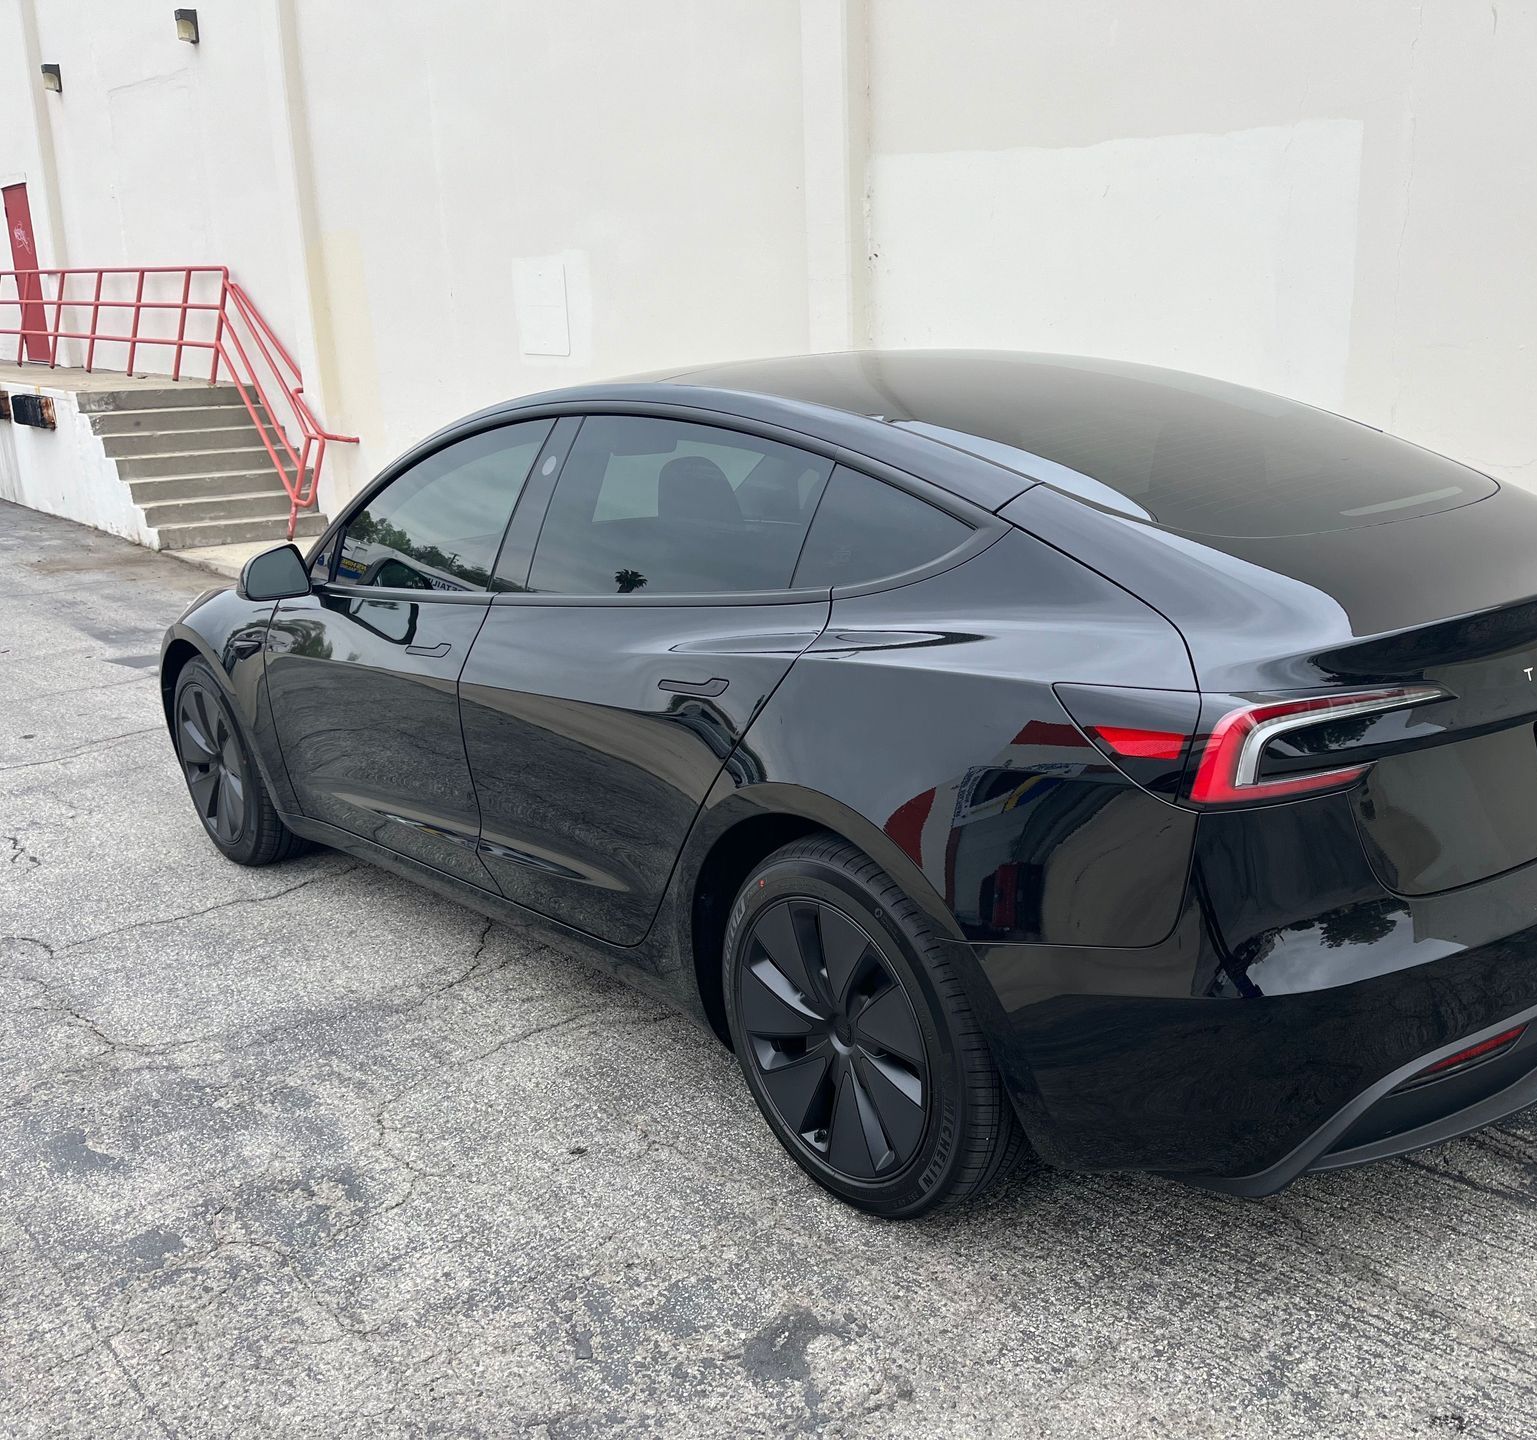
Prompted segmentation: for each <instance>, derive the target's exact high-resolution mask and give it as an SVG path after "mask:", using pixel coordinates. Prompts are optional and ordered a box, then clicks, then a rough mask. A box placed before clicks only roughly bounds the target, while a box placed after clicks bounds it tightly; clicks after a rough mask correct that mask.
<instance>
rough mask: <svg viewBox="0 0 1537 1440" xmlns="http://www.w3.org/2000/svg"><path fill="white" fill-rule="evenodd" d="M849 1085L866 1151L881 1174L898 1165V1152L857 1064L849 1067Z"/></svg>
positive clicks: (877, 1171) (876, 1170)
mask: <svg viewBox="0 0 1537 1440" xmlns="http://www.w3.org/2000/svg"><path fill="white" fill-rule="evenodd" d="M849 1083H850V1085H851V1086H852V1088H853V1091H854V1101H855V1103H856V1104H857V1105H858V1107H859V1128H860V1130H862V1131H863V1132H864V1137H865V1149H866V1150H868V1151H869V1152H870V1159H871V1160H872V1161H873V1162H874V1168H875V1172H876V1174H879V1173H880V1172H881V1171H882V1170H885V1169H888V1168H889V1167H890V1166H892V1165H894V1164H895V1163H896V1160H897V1154H896V1150H895V1148H894V1147H893V1146H892V1144H891V1141H890V1140H889V1139H888V1138H887V1135H886V1131H885V1128H884V1127H883V1126H882V1125H881V1117H880V1115H879V1113H878V1112H877V1111H876V1108H875V1101H874V1100H872V1099H871V1098H870V1092H869V1091H868V1090H867V1089H866V1088H865V1082H864V1077H863V1076H862V1075H861V1074H860V1066H859V1065H858V1063H857V1062H855V1063H852V1064H851V1065H850V1066H849Z"/></svg>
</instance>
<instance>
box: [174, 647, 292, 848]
mask: <svg viewBox="0 0 1537 1440" xmlns="http://www.w3.org/2000/svg"><path fill="white" fill-rule="evenodd" d="M171 721H172V727H173V733H174V737H175V741H176V757H177V759H178V760H180V761H181V770H182V776H183V778H184V779H185V780H186V782H187V793H188V794H189V795H191V797H192V805H193V808H194V809H195V810H196V811H197V813H198V818H199V819H200V820H201V821H202V822H203V829H204V830H205V831H207V832H208V838H209V839H210V840H212V841H213V843H214V844H215V845H216V846H217V847H218V849H219V850H220V852H221V853H222V854H224V855H226V856H227V857H228V858H229V859H231V860H233V861H234V862H235V863H236V864H237V865H271V864H272V863H273V862H274V861H277V860H284V859H286V858H287V857H288V856H290V855H292V854H294V853H295V852H296V851H298V850H299V849H300V848H301V846H302V842H301V841H300V840H299V838H298V837H297V836H296V835H295V834H294V833H293V832H292V831H291V830H290V829H289V828H288V827H287V826H286V825H285V824H284V823H283V822H282V820H281V819H280V818H279V816H278V813H277V810H276V809H275V808H274V807H273V804H272V797H271V796H270V795H268V793H267V787H266V785H265V784H263V783H262V777H261V772H260V771H259V770H258V769H257V768H256V765H255V763H254V761H253V760H252V759H251V751H250V747H249V746H248V745H247V744H246V740H245V736H244V735H243V734H241V731H240V725H239V723H238V722H237V721H236V719H235V715H234V712H233V711H232V710H231V709H230V707H229V704H228V702H227V701H226V700H225V698H224V692H223V691H222V690H221V688H220V686H219V682H218V680H217V679H215V677H214V673H213V671H212V670H211V669H210V668H209V666H208V664H207V663H206V662H205V661H202V660H190V661H188V662H187V664H186V665H185V666H183V667H182V671H181V673H180V674H179V675H178V676H177V677H176V693H175V695H174V696H173V697H172V701H171Z"/></svg>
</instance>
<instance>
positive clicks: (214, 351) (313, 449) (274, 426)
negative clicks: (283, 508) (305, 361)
mask: <svg viewBox="0 0 1537 1440" xmlns="http://www.w3.org/2000/svg"><path fill="white" fill-rule="evenodd" d="M76 276H85V277H87V281H88V282H90V281H93V282H94V284H92V285H91V286H90V293H89V294H86V295H76V296H71V295H69V294H68V293H67V291H68V290H69V287H70V283H71V281H72V280H73V279H74V277H76ZM7 282H9V286H10V290H11V292H12V293H11V294H9V295H7V293H6V288H7ZM178 282H179V283H178ZM130 284H131V285H132V288H133V298H132V299H120V298H113V292H114V291H117V290H119V289H125V290H126V288H127V287H128V286H129V285H130ZM147 286H148V287H149V288H150V289H151V290H152V291H153V292H155V293H154V294H152V296H151V298H149V299H146V298H145V289H146V287H147ZM50 289H51V290H52V294H49V293H48V292H49V290H50ZM194 289H196V291H197V293H199V294H200V295H203V296H204V297H205V298H202V299H198V300H194V299H193V298H192V296H193V293H194ZM104 290H105V291H106V292H107V293H105V294H104V293H103V292H104ZM161 290H167V291H168V292H169V294H170V295H171V296H172V297H173V298H168V299H164V298H158V292H159V291H161ZM7 306H9V307H12V308H13V309H15V311H16V312H17V314H16V322H17V323H16V324H15V325H5V324H0V336H6V335H14V336H15V337H16V363H17V364H18V365H21V364H26V363H31V364H37V365H41V364H45V363H46V364H47V366H48V367H49V369H54V368H56V367H57V366H58V364H59V348H60V346H59V342H60V341H69V342H71V343H73V342H78V341H84V342H85V356H84V364H83V365H82V366H81V367H80V368H82V369H85V370H87V371H94V370H96V369H105V370H113V371H117V370H121V371H122V372H123V373H124V374H129V375H131V374H133V373H135V372H134V361H135V360H136V359H137V357H138V354H139V352H140V351H141V350H144V349H147V348H151V347H159V348H161V349H169V350H170V351H171V369H170V378H171V379H172V380H180V379H181V378H182V368H183V364H184V362H185V361H187V360H189V359H190V360H192V361H193V362H195V361H196V360H197V359H198V358H199V357H201V356H206V357H207V376H206V378H207V380H208V383H209V384H210V385H213V384H216V383H217V382H218V379H219V371H220V367H221V366H222V367H223V368H224V369H225V370H227V371H228V373H229V376H230V380H231V381H232V382H233V384H234V386H235V389H236V391H237V392H238V393H239V395H240V398H241V400H242V402H243V403H244V404H245V408H246V410H247V412H248V413H249V414H250V416H251V421H252V423H253V424H254V425H255V426H256V431H257V434H258V435H260V436H261V442H262V446H263V448H264V449H265V450H266V452H267V455H268V458H270V459H271V461H272V466H273V468H274V469H275V470H276V471H277V473H278V477H279V478H280V479H281V480H282V482H283V489H284V490H285V491H286V492H287V494H288V538H289V539H290V540H291V539H293V534H294V526H295V523H296V522H297V520H298V517H299V511H300V510H303V509H308V508H309V507H310V506H312V505H313V504H314V503H315V493H316V486H317V485H318V484H319V482H320V471H321V467H322V466H323V465H324V463H325V455H326V444H327V442H328V441H332V440H334V441H337V442H339V443H342V444H347V445H356V444H357V443H358V437H357V436H356V435H338V434H336V433H335V432H334V431H331V430H327V429H326V428H325V427H324V426H323V425H321V423H320V422H319V421H318V420H317V419H316V418H315V412H314V411H313V410H312V409H311V408H310V404H309V401H308V400H307V399H306V398H305V396H304V376H303V375H302V374H301V373H300V370H299V366H298V364H297V363H296V362H295V360H294V358H293V356H292V355H291V354H290V353H289V352H288V349H287V347H286V346H285V345H284V344H283V342H282V341H281V340H279V339H278V337H277V334H276V332H274V330H273V329H272V326H271V325H269V324H268V323H267V319H266V317H265V316H264V315H263V314H262V313H261V311H260V310H258V309H257V308H256V304H255V302H254V301H253V300H252V299H251V297H250V295H249V294H248V293H247V292H246V289H245V287H244V286H242V285H241V284H240V283H239V282H238V281H235V280H231V279H230V274H229V270H228V268H227V267H225V266H223V265H140V266H105V267H100V268H97V269H66V270H0V320H4V319H5V318H6V309H5V307H7ZM76 310H89V311H90V319H89V321H88V322H86V328H85V329H83V330H80V329H73V328H71V329H66V328H64V324H63V318H64V316H65V314H66V312H73V311H76ZM121 310H129V311H132V314H133V319H132V322H131V323H130V325H129V327H128V333H127V334H126V335H125V334H123V333H121V332H120V331H117V332H113V333H108V332H105V331H103V330H102V328H101V324H102V312H103V311H106V312H108V316H109V317H110V315H111V314H112V313H114V312H116V311H121ZM50 311H51V314H52V323H49V314H50ZM146 317H149V324H150V332H151V333H149V334H146V333H145V332H144V321H145V319H146ZM39 318H41V321H42V323H41V324H38V323H37V321H38V319H39ZM189 319H190V320H192V321H193V330H194V332H196V333H194V334H192V335H190V336H189V335H188V333H187V330H188V321H189ZM162 321H163V322H164V323H165V324H166V325H167V326H169V325H170V323H171V322H172V321H174V333H171V334H167V335H164V336H162V335H157V334H155V333H154V331H155V330H156V328H157V322H162ZM69 323H70V324H71V325H73V324H75V323H77V322H76V321H75V320H74V318H73V316H72V315H71V319H70V322H69ZM203 330H207V331H209V332H210V333H209V334H208V335H207V337H206V338H204V337H203V335H202V334H201V333H200V332H201V331H203ZM98 345H105V346H113V345H119V346H125V347H126V350H127V354H126V357H125V358H124V360H123V363H122V364H116V365H115V364H112V363H110V357H109V360H108V361H105V362H103V361H98V359H97V346H98ZM40 350H41V351H42V352H43V355H44V357H45V359H39V358H38V352H39V351H40ZM253 351H254V353H255V356H256V358H258V359H259V360H260V362H261V367H262V369H263V370H265V372H266V375H267V377H268V380H269V382H270V383H271V385H272V388H273V389H274V390H276V391H277V392H278V393H279V394H281V395H282V397H283V400H284V402H285V405H286V411H285V414H286V415H287V416H288V417H291V424H292V427H293V429H294V431H295V433H296V434H297V436H298V441H299V444H298V447H297V448H295V446H294V444H293V442H292V441H290V439H289V437H288V428H287V427H286V426H284V425H280V424H279V423H278V421H277V419H276V415H277V412H276V410H275V409H274V408H273V405H272V401H271V398H270V396H269V393H268V388H267V386H266V385H264V384H263V383H262V376H261V373H260V372H259V370H258V367H257V364H256V363H255V360H253V353H252V352H253ZM189 352H190V354H189ZM24 354H25V355H26V356H27V357H28V358H27V359H26V360H24V359H23V355H24ZM195 368H196V367H195ZM154 373H157V374H161V373H164V372H162V371H158V370H157V371H156V372H154ZM193 378H204V377H202V376H196V377H193Z"/></svg>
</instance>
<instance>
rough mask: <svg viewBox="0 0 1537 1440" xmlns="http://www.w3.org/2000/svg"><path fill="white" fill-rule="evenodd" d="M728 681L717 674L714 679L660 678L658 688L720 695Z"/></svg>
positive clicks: (686, 693)
mask: <svg viewBox="0 0 1537 1440" xmlns="http://www.w3.org/2000/svg"><path fill="white" fill-rule="evenodd" d="M727 683H728V682H726V681H725V680H722V679H721V678H720V676H718V675H717V676H716V677H715V678H714V679H713V680H658V681H657V682H656V688H657V689H658V690H671V691H672V692H673V693H674V694H677V695H719V694H720V693H721V691H722V690H724V689H725V688H726V685H727Z"/></svg>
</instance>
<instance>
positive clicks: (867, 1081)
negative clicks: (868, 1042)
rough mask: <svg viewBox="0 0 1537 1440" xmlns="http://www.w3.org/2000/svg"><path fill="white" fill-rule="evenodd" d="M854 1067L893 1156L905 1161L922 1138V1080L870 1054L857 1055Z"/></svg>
mask: <svg viewBox="0 0 1537 1440" xmlns="http://www.w3.org/2000/svg"><path fill="white" fill-rule="evenodd" d="M854 1069H855V1071H856V1072H857V1073H858V1075H859V1079H860V1082H861V1088H862V1089H863V1091H864V1093H865V1095H866V1096H868V1097H869V1100H870V1103H871V1105H872V1106H873V1107H874V1110H875V1114H876V1117H877V1118H878V1120H879V1121H880V1127H881V1130H882V1132H883V1133H884V1134H885V1136H886V1140H887V1142H888V1143H889V1144H890V1146H891V1149H892V1151H893V1152H894V1156H895V1159H896V1160H898V1161H902V1160H906V1159H907V1158H908V1157H909V1156H910V1155H911V1154H912V1153H913V1151H914V1150H916V1149H917V1148H918V1142H919V1141H920V1140H921V1139H922V1138H923V1084H922V1082H921V1081H920V1080H919V1079H918V1077H917V1076H916V1075H912V1074H910V1073H908V1072H907V1071H906V1070H903V1069H901V1068H900V1067H899V1066H896V1065H893V1064H892V1063H891V1062H890V1061H889V1060H883V1059H880V1058H879V1057H877V1056H872V1055H863V1054H862V1055H859V1056H858V1057H857V1058H856V1059H855V1061H854Z"/></svg>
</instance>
